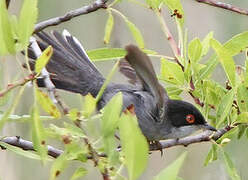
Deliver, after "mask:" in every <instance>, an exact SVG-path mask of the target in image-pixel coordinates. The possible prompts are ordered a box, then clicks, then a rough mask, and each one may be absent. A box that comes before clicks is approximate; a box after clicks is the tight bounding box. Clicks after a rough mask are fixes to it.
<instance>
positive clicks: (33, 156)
mask: <svg viewBox="0 0 248 180" xmlns="http://www.w3.org/2000/svg"><path fill="white" fill-rule="evenodd" d="M0 146H2V147H5V148H6V149H8V150H10V151H12V152H14V153H15V154H18V155H20V156H23V157H25V158H29V159H35V160H41V157H40V156H39V155H37V154H36V153H34V152H31V151H27V150H23V149H21V148H19V147H16V146H12V145H10V144H7V143H4V142H1V141H0ZM47 160H51V159H50V158H48V159H47Z"/></svg>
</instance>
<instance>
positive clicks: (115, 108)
mask: <svg viewBox="0 0 248 180" xmlns="http://www.w3.org/2000/svg"><path fill="white" fill-rule="evenodd" d="M121 111H122V93H121V92H119V93H117V94H116V95H115V96H114V97H113V98H112V99H111V100H110V101H109V102H108V104H107V105H106V106H105V107H104V112H103V116H102V135H103V136H109V135H110V136H111V135H114V131H115V129H116V128H117V126H118V121H119V116H120V114H121Z"/></svg>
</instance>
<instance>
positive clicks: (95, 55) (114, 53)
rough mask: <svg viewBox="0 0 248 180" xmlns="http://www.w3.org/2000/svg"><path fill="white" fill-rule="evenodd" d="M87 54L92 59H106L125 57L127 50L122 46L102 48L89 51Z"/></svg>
mask: <svg viewBox="0 0 248 180" xmlns="http://www.w3.org/2000/svg"><path fill="white" fill-rule="evenodd" d="M87 54H88V56H89V58H90V59H91V60H92V61H106V60H113V59H120V58H123V57H124V56H125V55H126V51H125V50H124V49H121V48H113V49H110V48H101V49H94V50H90V51H87Z"/></svg>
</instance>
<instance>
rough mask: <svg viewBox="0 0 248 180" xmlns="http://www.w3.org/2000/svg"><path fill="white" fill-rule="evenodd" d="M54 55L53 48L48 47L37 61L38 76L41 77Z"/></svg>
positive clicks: (36, 70)
mask: <svg viewBox="0 0 248 180" xmlns="http://www.w3.org/2000/svg"><path fill="white" fill-rule="evenodd" d="M52 54H53V48H52V46H48V47H47V48H46V49H45V51H43V52H42V55H41V56H40V57H39V58H38V59H37V60H36V61H35V72H36V73H37V75H39V74H40V72H41V70H42V69H43V68H44V67H45V66H46V65H47V63H48V61H49V59H50V58H51V56H52Z"/></svg>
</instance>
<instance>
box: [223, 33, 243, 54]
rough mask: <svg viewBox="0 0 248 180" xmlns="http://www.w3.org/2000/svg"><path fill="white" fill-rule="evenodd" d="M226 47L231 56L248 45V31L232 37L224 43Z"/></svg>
mask: <svg viewBox="0 0 248 180" xmlns="http://www.w3.org/2000/svg"><path fill="white" fill-rule="evenodd" d="M224 47H225V49H226V50H227V51H228V53H229V54H230V55H231V56H235V55H236V54H238V53H240V52H241V51H242V50H244V49H246V48H247V47H248V31H246V32H243V33H240V34H237V35H235V36H234V37H232V38H231V39H230V40H229V41H227V42H226V43H225V44H224Z"/></svg>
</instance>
